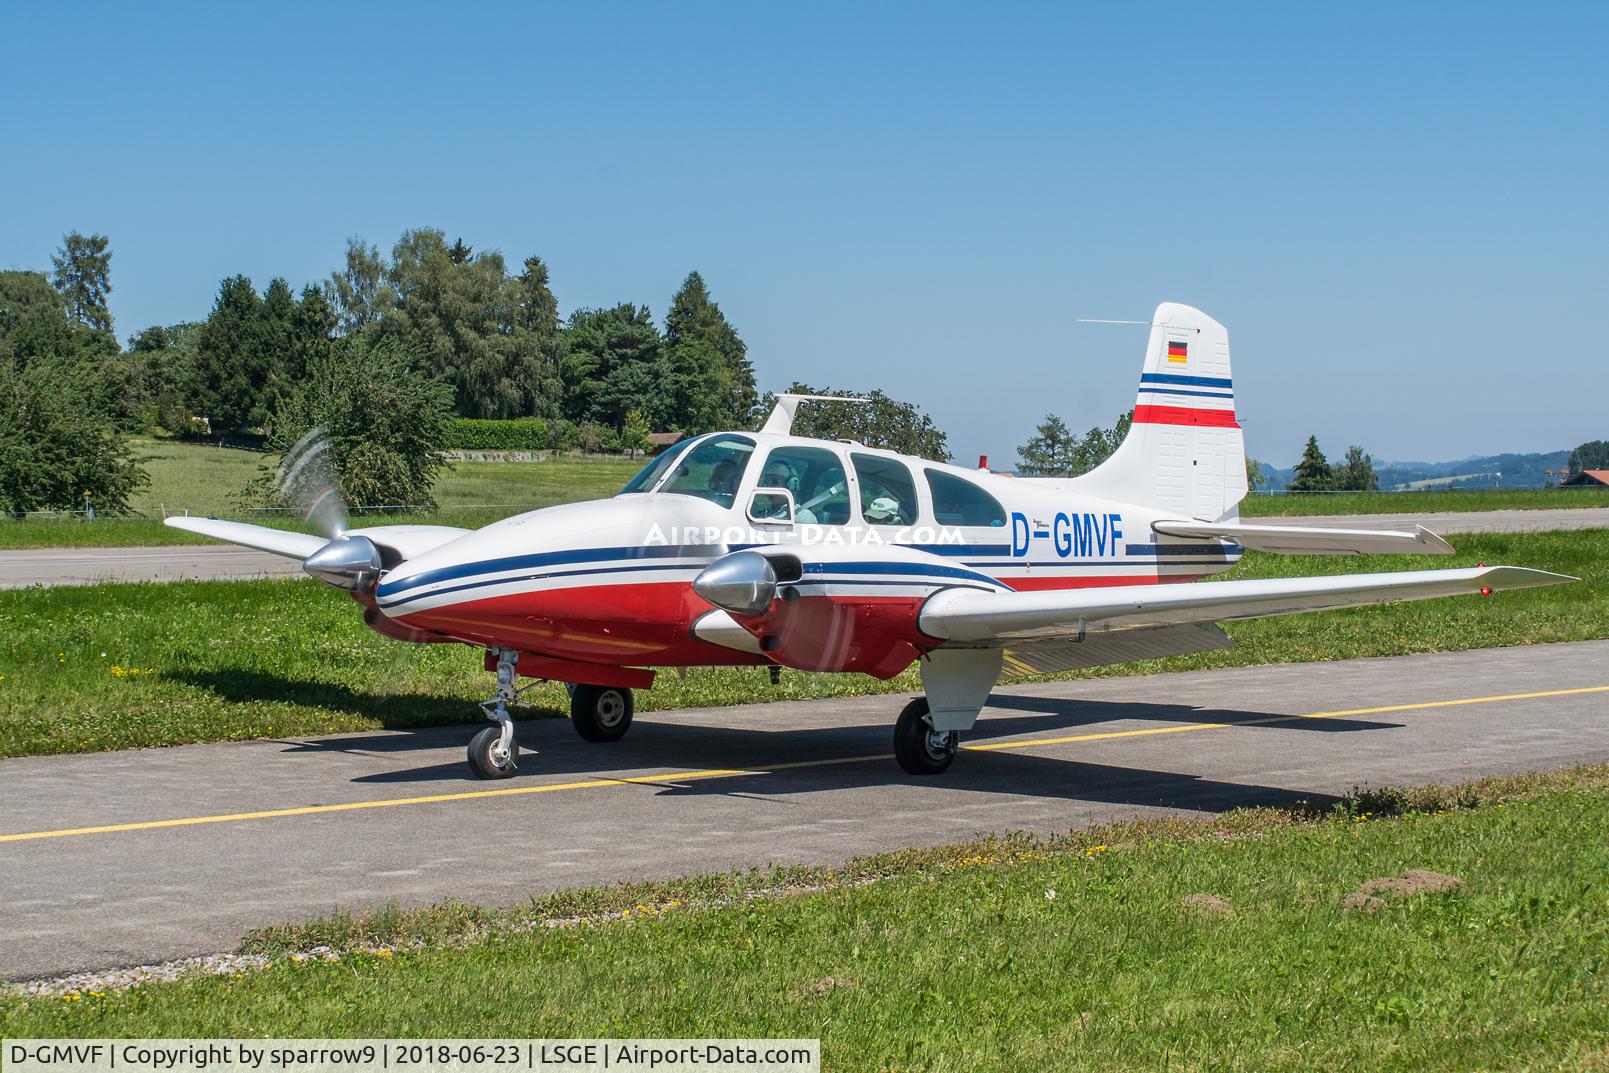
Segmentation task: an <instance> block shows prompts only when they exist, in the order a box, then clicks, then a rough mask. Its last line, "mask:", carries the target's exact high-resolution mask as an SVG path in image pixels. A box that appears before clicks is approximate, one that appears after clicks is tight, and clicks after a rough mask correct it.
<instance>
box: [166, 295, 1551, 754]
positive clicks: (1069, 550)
mask: <svg viewBox="0 0 1609 1073" xmlns="http://www.w3.org/2000/svg"><path fill="white" fill-rule="evenodd" d="M802 399H803V397H801V396H790V395H783V396H780V397H779V398H778V400H777V404H776V408H775V410H774V411H773V412H772V413H771V416H770V418H769V420H767V421H766V423H765V428H764V429H763V430H761V431H760V432H758V433H750V432H720V433H712V434H709V435H705V436H699V437H697V438H694V439H690V440H687V441H684V442H683V443H681V444H678V445H677V446H675V447H673V448H671V449H670V450H667V451H665V452H664V453H663V454H661V455H659V456H658V457H656V458H654V459H653V460H652V461H650V462H649V463H648V465H647V466H646V467H645V468H644V469H643V470H642V471H641V472H640V473H638V474H637V475H636V476H635V477H633V478H632V479H631V480H630V481H629V482H628V483H627V484H626V486H625V487H624V488H622V489H621V490H620V492H619V494H618V495H616V496H615V497H614V498H613V499H606V500H599V501H596V502H591V503H573V504H569V505H566V506H557V507H548V508H545V509H543V510H536V511H531V512H530V513H527V514H521V515H518V516H516V517H512V518H508V519H505V520H504V521H500V522H496V523H494V524H492V525H488V526H487V527H485V528H484V529H479V530H474V531H470V530H465V529H454V528H448V527H444V526H421V525H389V526H374V527H365V528H360V529H349V530H345V531H340V530H339V529H338V530H337V531H336V532H335V534H334V537H335V538H334V539H333V540H328V541H326V540H325V539H322V538H320V537H315V536H310V535H304V534H300V533H290V532H284V531H281V530H277V529H270V528H265V527H262V526H254V525H247V524H243V523H239V522H228V521H219V520H215V519H200V518H169V519H168V524H169V525H172V526H175V527H177V528H180V529H187V530H190V531H191V532H195V533H202V534H205V535H207V536H211V537H216V538H218V539H221V540H227V541H231V542H233V543H236V544H243V545H245V546H247V547H252V548H259V549H262V550H264V551H269V552H275V553H277V554H280V555H286V556H290V557H292V558H296V559H300V560H302V561H303V566H304V568H305V569H306V571H307V572H308V573H309V574H311V575H313V576H314V577H316V578H319V579H320V580H322V581H326V582H328V583H330V584H332V585H335V586H337V587H338V588H342V589H345V590H347V591H349V592H350V593H351V594H352V596H353V597H354V598H355V599H357V600H358V602H360V603H361V604H362V605H363V606H364V621H365V622H366V623H367V624H368V625H369V626H371V627H372V628H374V629H375V630H378V631H379V632H381V633H383V634H385V635H386V636H388V637H395V638H400V639H402V640H405V641H415V642H444V641H445V642H459V643H463V644H468V645H474V646H477V647H480V648H483V649H485V650H486V655H485V660H486V666H487V669H488V670H495V671H496V673H497V691H496V694H495V695H494V696H493V697H492V698H491V699H489V700H487V701H486V702H485V703H484V704H483V705H482V707H483V708H484V709H485V711H486V714H487V717H488V718H489V719H490V720H492V721H493V722H494V723H495V724H496V725H495V726H491V727H487V728H486V729H484V730H482V731H481V732H480V733H479V734H477V735H476V736H475V738H474V740H473V741H472V742H471V744H470V746H469V763H470V767H471V768H472V769H473V770H474V772H475V774H477V775H479V776H481V777H482V778H507V777H508V776H510V775H512V774H514V770H515V764H516V759H517V757H518V754H519V750H518V748H517V746H516V745H515V741H514V723H513V721H512V719H511V718H510V717H509V713H508V706H509V704H511V703H515V702H516V701H517V700H518V697H519V694H520V692H521V689H520V688H519V687H518V685H517V683H518V681H519V679H520V678H521V677H522V676H523V677H528V678H533V679H545V680H549V681H558V682H564V683H566V684H567V685H568V686H569V689H570V697H571V710H570V716H571V719H572V720H573V722H574V724H575V729H576V730H577V731H578V732H579V733H580V734H581V736H582V737H583V738H585V739H587V740H588V741H613V740H615V739H618V738H619V737H620V736H621V735H623V734H625V732H626V730H627V728H628V727H629V726H630V725H631V716H632V690H633V689H640V688H647V687H648V686H650V685H651V684H652V683H653V680H654V673H655V672H654V671H653V670H652V669H651V668H654V667H688V666H707V665H748V666H763V667H770V668H772V674H773V675H775V674H776V673H777V668H780V667H792V668H797V669H799V670H806V671H851V672H857V673H861V674H870V675H873V676H875V677H878V678H891V677H893V676H894V675H896V674H898V673H900V671H902V670H904V669H905V668H906V667H908V666H909V665H910V664H911V662H912V661H916V662H917V663H918V664H919V665H920V667H921V675H922V688H923V690H924V691H925V693H926V696H924V697H920V698H918V699H916V700H913V701H911V702H910V703H909V704H907V705H906V706H905V709H904V710H903V711H902V712H900V714H899V718H898V720H897V721H896V722H895V724H894V751H895V755H896V756H897V758H898V759H899V763H900V765H901V766H902V767H903V768H904V769H905V770H906V771H908V772H910V773H911V774H913V775H932V774H936V773H938V772H942V771H944V770H945V769H946V768H947V767H949V765H950V761H951V760H952V759H953V758H954V756H955V753H956V747H957V741H958V735H959V732H960V731H964V730H968V729H970V728H971V726H972V724H973V722H974V721H975V720H976V719H977V717H978V713H979V711H980V709H981V708H982V707H983V705H984V702H985V701H986V700H987V698H988V696H989V692H990V690H991V689H992V688H993V687H994V685H995V683H996V682H997V681H998V680H999V678H1000V676H1001V675H1002V673H1004V674H1006V675H1023V674H1034V673H1042V672H1047V671H1062V670H1069V669H1072V668H1077V667H1092V666H1097V665H1100V664H1108V663H1122V662H1125V661H1128V660H1136V659H1150V658H1153V657H1157V656H1170V655H1176V654H1179V653H1184V652H1201V651H1206V650H1209V649H1218V648H1227V647H1229V646H1230V644H1231V643H1232V642H1231V640H1230V638H1229V636H1228V635H1227V634H1225V633H1224V632H1223V631H1222V630H1221V629H1219V628H1218V627H1217V626H1216V625H1214V623H1216V622H1221V621H1225V620H1231V619H1245V618H1259V617H1262V616H1265V615H1284V614H1290V613H1293V612H1298V611H1320V610H1328V609H1331V608H1342V607H1355V606H1359V605H1365V604H1376V603H1384V602H1386V601H1391V600H1421V599H1428V598H1430V597H1436V596H1455V595H1459V594H1465V593H1480V594H1482V595H1486V594H1489V593H1491V592H1493V591H1495V590H1498V589H1519V588H1529V587H1531V586H1537V585H1552V584H1556V583H1559V582H1563V581H1571V580H1575V579H1573V578H1568V577H1565V576H1563V575H1559V574H1552V573H1547V572H1544V571H1541V570H1528V569H1524V568H1520V567H1512V566H1481V567H1477V568H1474V569H1462V570H1418V571H1408V572H1396V573H1385V574H1352V575H1344V576H1334V577H1306V578H1279V579H1270V580H1263V581H1225V582H1216V583H1211V584H1192V583H1193V582H1195V581H1196V579H1198V578H1201V577H1205V576H1207V575H1210V574H1216V573H1218V572H1219V571H1222V570H1224V569H1226V568H1228V567H1229V566H1231V565H1233V564H1234V563H1235V562H1236V561H1237V560H1238V559H1239V558H1240V556H1241V553H1242V551H1243V549H1246V548H1254V549H1258V550H1263V551H1274V552H1285V553H1289V554H1298V555H1303V554H1307V555H1328V554H1347V553H1363V552H1406V553H1416V554H1441V555H1445V554H1449V553H1451V552H1452V550H1453V549H1452V548H1451V547H1450V546H1449V545H1448V544H1447V543H1446V542H1445V541H1443V540H1442V539H1441V538H1440V537H1438V536H1436V535H1435V534H1433V533H1431V532H1429V531H1427V530H1425V529H1424V528H1422V527H1421V528H1418V529H1416V531H1414V532H1390V531H1358V530H1350V529H1347V530H1342V529H1313V528H1288V527H1284V526H1278V527H1276V526H1268V525H1246V524H1242V523H1241V522H1239V521H1237V520H1236V519H1237V511H1236V507H1237V504H1238V503H1239V502H1240V500H1241V498H1242V497H1243V496H1244V495H1245V494H1246V490H1247V489H1246V468H1245V451H1244V447H1243V446H1242V440H1241V431H1240V425H1239V424H1238V422H1237V421H1236V417H1235V397H1234V391H1233V387H1232V382H1231V379H1230V370H1229V335H1228V332H1226V331H1225V330H1224V327H1223V326H1222V325H1221V324H1219V323H1218V322H1217V321H1215V320H1213V319H1212V318H1211V317H1209V316H1207V315H1206V314H1204V313H1202V312H1200V311H1199V310H1196V309H1192V308H1190V307H1189V306H1183V305H1176V304H1174V303H1171V302H1170V303H1164V304H1163V305H1161V306H1158V307H1157V310H1156V315H1155V317H1154V318H1153V321H1152V327H1151V334H1150V340H1149V342H1148V344H1147V346H1146V352H1145V369H1144V372H1143V373H1142V374H1141V376H1140V391H1139V397H1138V399H1137V400H1136V401H1135V406H1134V423H1133V426H1132V427H1131V428H1130V430H1129V433H1128V437H1127V439H1125V440H1124V441H1123V443H1122V445H1121V446H1120V447H1119V448H1118V450H1117V452H1116V453H1115V454H1113V455H1112V457H1111V458H1110V459H1108V460H1107V461H1106V462H1105V463H1103V464H1102V465H1101V466H1099V467H1098V468H1096V469H1095V470H1093V471H1091V472H1089V473H1087V474H1084V475H1083V476H1080V477H1074V478H1071V479H1052V478H1045V479H1030V478H1022V477H1016V478H1012V477H1005V476H1000V475H995V474H991V473H988V472H985V471H981V470H972V469H966V468H963V467H959V466H951V465H945V464H943V463H940V462H930V461H927V460H925V459H921V458H914V457H910V456H906V455H899V454H895V453H894V452H891V451H879V450H873V449H872V448H869V447H865V446H863V445H861V444H859V443H855V442H853V441H850V442H831V441H826V440H814V439H805V438H803V437H799V436H793V435H790V428H791V425H792V421H793V415H794V411H795V409H796V408H797V406H798V405H799V404H800V402H801V401H802Z"/></svg>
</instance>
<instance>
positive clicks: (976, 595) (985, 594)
mask: <svg viewBox="0 0 1609 1073" xmlns="http://www.w3.org/2000/svg"><path fill="white" fill-rule="evenodd" d="M1578 580H1580V579H1579V578H1573V577H1567V576H1565V575H1563V574H1551V573H1549V572H1547V571H1546V570H1529V569H1526V568H1524V567H1519V566H1478V567H1471V568H1467V569H1462V570H1406V571H1400V572H1396V573H1386V574H1342V575H1339V576H1336V577H1296V578H1266V579H1259V580H1256V581H1209V582H1203V583H1200V584H1193V583H1189V582H1185V583H1180V584H1166V585H1127V586H1122V587H1117V588H1101V589H1053V590H1041V591H1036V592H991V591H981V590H978V589H945V590H944V591H942V592H938V593H935V594H934V595H933V597H932V598H931V599H929V600H928V602H927V603H926V604H925V605H924V606H923V608H922V613H921V618H920V620H919V621H920V623H921V628H922V632H924V633H926V634H927V635H928V636H930V637H936V638H939V639H941V640H946V641H955V642H958V643H960V644H962V645H966V646H969V647H976V646H978V645H979V644H980V643H982V642H997V643H1001V644H1009V643H1010V642H1013V641H1022V640H1030V639H1034V638H1041V637H1067V636H1073V635H1078V634H1082V635H1083V636H1084V637H1085V638H1086V639H1088V638H1090V637H1093V636H1095V631H1102V630H1128V629H1141V628H1146V627H1152V626H1173V625H1181V624H1184V623H1202V622H1223V621H1228V620H1232V619H1243V618H1263V617H1266V616H1270V615H1289V614H1294V613H1296V612H1302V611H1329V610H1333V609H1335V608H1341V607H1362V606H1365V605H1368V604H1383V603H1390V602H1392V601H1394V600H1428V599H1432V598H1434V597H1437V596H1460V595H1464V594H1471V593H1488V592H1495V591H1497V590H1499V589H1529V588H1534V587H1536V586H1539V585H1558V584H1561V583H1563V582H1566V581H1578Z"/></svg>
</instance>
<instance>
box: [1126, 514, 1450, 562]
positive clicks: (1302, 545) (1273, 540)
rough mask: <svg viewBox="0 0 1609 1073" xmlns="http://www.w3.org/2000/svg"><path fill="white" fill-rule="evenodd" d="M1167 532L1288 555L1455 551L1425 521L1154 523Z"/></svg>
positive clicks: (1439, 552) (1156, 527) (1175, 535)
mask: <svg viewBox="0 0 1609 1073" xmlns="http://www.w3.org/2000/svg"><path fill="white" fill-rule="evenodd" d="M1151 528H1152V530H1153V531H1155V532H1157V533H1159V534H1161V535H1163V536H1174V537H1192V538H1195V539H1198V540H1200V539H1206V540H1210V539H1213V538H1217V539H1219V540H1233V541H1234V542H1235V543H1236V544H1239V545H1240V546H1241V547H1243V548H1251V549H1252V550H1254V551H1273V552H1280V553H1282V554H1285V555H1368V554H1384V555H1451V554H1452V553H1453V546H1452V545H1451V544H1449V543H1447V542H1446V541H1445V540H1443V539H1442V538H1441V537H1439V536H1437V535H1436V534H1435V533H1432V532H1431V531H1430V530H1429V529H1426V528H1425V527H1424V526H1422V525H1416V526H1414V528H1413V531H1412V532H1408V531H1406V530H1397V529H1323V528H1317V527H1313V526H1299V525H1246V524H1242V523H1240V522H1202V521H1195V520H1193V519H1180V520H1177V521H1176V520H1172V519H1168V520H1165V521H1160V522H1153V523H1152V524H1151Z"/></svg>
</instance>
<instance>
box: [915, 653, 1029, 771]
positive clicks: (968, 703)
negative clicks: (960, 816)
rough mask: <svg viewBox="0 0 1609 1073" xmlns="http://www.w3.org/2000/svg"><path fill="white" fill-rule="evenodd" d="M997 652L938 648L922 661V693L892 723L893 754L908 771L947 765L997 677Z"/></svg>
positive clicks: (935, 768) (941, 767)
mask: <svg viewBox="0 0 1609 1073" xmlns="http://www.w3.org/2000/svg"><path fill="white" fill-rule="evenodd" d="M1001 658H1002V657H1001V652H1000V650H999V649H988V648H941V649H939V650H937V651H935V652H929V653H928V654H927V655H925V656H923V657H922V658H921V660H920V663H919V665H920V668H921V672H922V691H923V696H920V697H917V698H916V699H915V700H913V701H911V702H910V703H909V704H907V705H906V706H905V710H904V711H902V712H900V713H899V719H898V720H896V721H895V723H894V759H896V760H898V761H899V766H900V767H902V768H904V769H905V771H906V773H907V774H910V775H938V774H940V773H941V772H944V771H946V770H948V769H949V766H950V763H951V761H953V760H954V759H955V754H956V750H958V749H959V748H960V747H961V740H960V739H961V731H963V730H971V729H972V724H973V723H974V722H976V721H977V718H978V713H979V712H981V711H982V710H983V706H984V704H985V703H986V702H987V701H988V699H989V691H990V690H991V689H993V688H994V684H995V682H996V680H998V679H999V677H1000V664H1001Z"/></svg>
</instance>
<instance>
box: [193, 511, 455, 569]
mask: <svg viewBox="0 0 1609 1073" xmlns="http://www.w3.org/2000/svg"><path fill="white" fill-rule="evenodd" d="M163 520H164V521H165V522H166V524H168V525H171V526H172V527H173V528H175V529H183V530H185V531H186V532H190V533H200V534H201V535H202V536H207V537H212V538H213V539H214V540H223V541H227V542H228V543H230V544H239V545H241V546H242V547H246V548H255V549H257V550H258V551H267V552H272V553H273V554H275V555H283V556H285V557H286V558H289V559H297V560H305V559H306V558H307V557H308V556H309V555H311V554H313V553H314V552H315V551H317V550H318V549H320V548H322V547H323V546H324V545H326V544H328V543H329V542H330V541H329V538H327V537H321V536H313V535H312V534H310V533H295V532H291V531H289V530H286V529H274V528H271V527H269V526H266V525H252V524H250V523H249V522H226V521H223V520H222V519H220V518H190V517H183V518H178V517H175V518H165V519H163ZM467 532H469V530H468V529H458V528H455V527H453V526H450V525H371V526H366V527H363V528H359V529H348V530H347V531H346V533H345V534H344V535H346V536H363V537H368V538H369V539H370V540H372V541H374V542H375V543H376V544H378V545H379V546H381V547H382V548H388V549H390V550H391V552H392V553H394V558H395V559H396V560H397V561H401V560H404V559H412V558H413V557H414V556H415V555H422V554H424V553H425V552H427V551H429V550H430V549H431V548H434V547H439V546H440V545H442V544H445V543H447V542H448V541H449V540H457V539H458V538H459V537H461V536H463V535H464V534H465V533H467ZM393 565H394V564H393Z"/></svg>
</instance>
